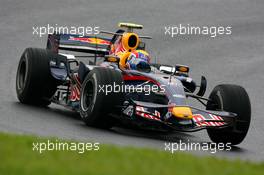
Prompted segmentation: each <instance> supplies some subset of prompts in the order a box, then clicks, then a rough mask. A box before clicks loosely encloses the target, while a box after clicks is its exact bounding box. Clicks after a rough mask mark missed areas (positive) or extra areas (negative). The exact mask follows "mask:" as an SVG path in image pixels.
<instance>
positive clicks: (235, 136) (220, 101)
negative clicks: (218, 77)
mask: <svg viewBox="0 0 264 175" xmlns="http://www.w3.org/2000/svg"><path fill="white" fill-rule="evenodd" d="M209 99H211V100H212V101H211V102H210V101H209V102H208V103H207V106H206V109H207V110H220V111H221V110H223V111H227V112H233V113H236V114H237V117H236V120H235V123H234V126H232V127H228V128H223V129H207V132H208V135H209V137H210V139H211V140H212V141H213V142H216V143H220V142H222V143H231V144H232V145H237V144H239V143H241V142H242V141H243V140H244V138H245V137H246V135H247V132H248V129H249V125H250V119H251V105H250V100H249V97H248V94H247V92H246V90H245V89H244V88H243V87H241V86H237V85H230V84H223V85H218V86H216V87H215V88H214V90H213V91H212V93H211V94H210V96H209Z"/></svg>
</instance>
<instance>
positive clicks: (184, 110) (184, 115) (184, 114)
mask: <svg viewBox="0 0 264 175" xmlns="http://www.w3.org/2000/svg"><path fill="white" fill-rule="evenodd" d="M172 114H173V115H174V116H175V117H178V118H181V119H189V120H190V119H192V117H193V114H192V110H191V108H189V107H173V109H172Z"/></svg>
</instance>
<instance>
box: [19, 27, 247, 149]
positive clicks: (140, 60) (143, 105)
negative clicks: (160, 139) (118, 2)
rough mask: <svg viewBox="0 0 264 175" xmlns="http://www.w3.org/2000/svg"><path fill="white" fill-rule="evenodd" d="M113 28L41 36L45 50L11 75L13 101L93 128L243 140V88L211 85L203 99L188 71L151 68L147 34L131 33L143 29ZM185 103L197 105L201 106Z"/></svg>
mask: <svg viewBox="0 0 264 175" xmlns="http://www.w3.org/2000/svg"><path fill="white" fill-rule="evenodd" d="M119 27H120V29H119V30H118V31H117V32H108V31H100V36H99V35H94V36H80V35H72V34H59V33H54V34H50V35H48V41H47V48H46V49H39V48H27V49H26V50H25V51H24V53H23V54H22V56H21V59H20V62H19V65H18V70H17V77H16V92H17V96H18V99H19V101H20V102H21V103H25V104H31V105H40V106H47V105H49V104H50V103H56V104H59V105H63V106H65V107H67V108H70V109H71V110H74V111H77V112H79V113H80V115H81V118H82V119H83V121H84V122H85V123H86V124H87V125H89V126H95V127H100V128H111V127H112V126H114V125H115V124H116V123H122V124H125V125H131V126H137V127H140V128H144V129H154V130H165V131H182V132H191V131H198V130H201V129H206V130H207V132H208V134H209V137H210V138H211V140H212V141H213V142H216V143H219V142H222V143H230V144H232V145H236V144H239V143H241V142H242V141H243V139H244V138H245V136H246V134H247V131H248V129H249V125H250V118H251V105H250V100H249V97H248V94H247V92H246V91H245V89H244V88H243V87H241V86H237V85H231V84H222V85H218V86H216V87H215V88H214V89H213V91H212V92H211V94H210V96H209V98H205V97H203V95H204V94H205V91H206V86H207V81H206V78H205V77H203V76H202V77H201V82H200V83H199V85H198V84H197V83H196V82H195V81H194V80H193V79H192V78H190V77H189V67H188V66H185V65H174V66H172V65H162V64H157V63H151V61H150V55H149V54H148V52H147V51H146V49H145V42H143V40H144V39H150V37H149V36H139V35H138V34H137V33H135V32H133V31H134V30H135V29H142V28H143V26H142V25H138V24H132V23H120V24H119ZM62 50H64V53H62V52H61V51H62ZM69 52H70V53H71V54H69ZM76 52H78V53H76ZM80 53H82V54H83V53H85V55H80ZM80 57H83V58H87V59H88V58H90V59H89V60H90V61H89V63H88V64H85V63H84V62H82V61H78V60H77V59H81V58H80ZM187 99H196V100H198V101H199V102H200V103H201V104H202V105H204V106H205V109H200V108H198V107H193V106H191V105H189V104H188V103H187Z"/></svg>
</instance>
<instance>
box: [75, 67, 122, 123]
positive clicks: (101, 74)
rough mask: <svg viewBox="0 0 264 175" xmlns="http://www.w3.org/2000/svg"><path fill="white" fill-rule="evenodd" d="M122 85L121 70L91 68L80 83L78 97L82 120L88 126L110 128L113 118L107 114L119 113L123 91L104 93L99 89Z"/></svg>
mask: <svg viewBox="0 0 264 175" xmlns="http://www.w3.org/2000/svg"><path fill="white" fill-rule="evenodd" d="M114 83H115V84H116V85H119V86H120V87H121V86H122V85H123V83H124V81H123V77H122V74H121V72H119V71H117V70H114V69H109V68H104V67H96V68H94V69H93V70H91V71H90V72H89V73H88V75H87V76H86V78H85V80H84V82H83V83H82V89H81V98H80V115H81V117H82V119H83V121H84V122H85V123H86V125H88V126H94V127H99V128H111V127H112V126H113V125H114V122H113V121H115V119H114V118H112V117H111V116H110V115H109V114H110V113H112V114H118V115H119V114H120V113H121V109H120V108H118V106H122V104H123V101H124V95H123V92H121V91H120V92H113V91H112V92H110V93H108V94H107V95H106V93H105V92H103V91H102V90H100V87H103V86H104V87H105V86H106V85H113V84H114Z"/></svg>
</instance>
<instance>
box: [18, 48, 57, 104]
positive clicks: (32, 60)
mask: <svg viewBox="0 0 264 175" xmlns="http://www.w3.org/2000/svg"><path fill="white" fill-rule="evenodd" d="M52 56H54V54H53V53H51V52H50V51H48V50H46V49H38V48H27V49H26V50H25V51H24V52H23V54H22V56H21V58H20V61H19V65H18V69H17V76H16V92H17V97H18V99H19V101H20V102H21V103H24V104H32V105H40V106H47V105H49V104H50V98H51V97H52V96H53V95H54V93H55V92H56V88H57V85H56V81H55V79H54V78H53V77H52V75H51V73H50V66H49V64H50V58H51V57H52Z"/></svg>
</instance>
